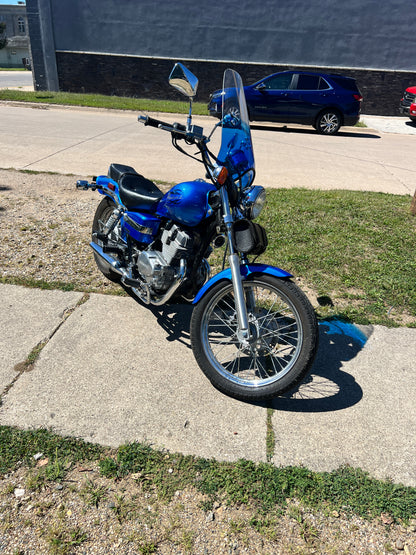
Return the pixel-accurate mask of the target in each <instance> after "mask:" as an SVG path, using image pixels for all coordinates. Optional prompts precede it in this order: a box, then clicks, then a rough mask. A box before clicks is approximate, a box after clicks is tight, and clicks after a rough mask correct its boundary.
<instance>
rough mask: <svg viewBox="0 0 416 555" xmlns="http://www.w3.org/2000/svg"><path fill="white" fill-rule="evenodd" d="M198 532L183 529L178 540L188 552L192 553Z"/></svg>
mask: <svg viewBox="0 0 416 555" xmlns="http://www.w3.org/2000/svg"><path fill="white" fill-rule="evenodd" d="M195 538H196V532H194V531H193V530H182V533H181V534H180V539H179V541H178V542H177V543H178V544H179V545H180V546H181V548H182V549H183V550H185V551H186V552H187V553H192V551H193V548H194V544H195Z"/></svg>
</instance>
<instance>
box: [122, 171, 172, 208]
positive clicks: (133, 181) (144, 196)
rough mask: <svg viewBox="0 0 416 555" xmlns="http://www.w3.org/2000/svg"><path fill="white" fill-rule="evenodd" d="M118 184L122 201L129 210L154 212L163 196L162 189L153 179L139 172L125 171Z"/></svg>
mask: <svg viewBox="0 0 416 555" xmlns="http://www.w3.org/2000/svg"><path fill="white" fill-rule="evenodd" d="M118 186H119V192H120V199H121V202H122V203H123V204H124V206H125V207H126V208H128V209H129V210H145V211H146V212H153V211H154V210H156V206H157V204H158V202H159V200H160V199H161V198H162V197H163V193H162V191H161V190H160V189H159V188H158V187H157V186H156V185H155V184H154V183H153V181H150V179H146V178H145V177H143V176H142V175H140V174H138V173H125V174H124V175H123V176H122V177H121V179H120V181H119V182H118Z"/></svg>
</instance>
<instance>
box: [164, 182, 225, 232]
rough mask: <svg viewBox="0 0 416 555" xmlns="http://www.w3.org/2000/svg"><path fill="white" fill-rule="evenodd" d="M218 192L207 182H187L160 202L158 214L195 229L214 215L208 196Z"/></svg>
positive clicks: (176, 186) (180, 184)
mask: <svg viewBox="0 0 416 555" xmlns="http://www.w3.org/2000/svg"><path fill="white" fill-rule="evenodd" d="M211 191H216V188H215V186H214V185H213V184H212V183H207V182H206V181H203V180H202V179H201V180H196V181H185V182H184V183H178V184H177V185H174V186H173V187H172V189H170V191H168V192H167V193H166V194H165V195H164V196H163V197H162V198H161V199H160V201H159V204H158V207H157V211H156V214H157V215H158V216H161V217H163V218H169V219H171V220H174V221H175V222H178V223H181V224H183V225H186V226H189V227H195V226H197V225H198V224H199V223H201V222H202V220H204V219H205V218H207V217H209V216H210V215H211V214H212V208H211V207H210V205H209V202H208V195H209V193H210V192H211Z"/></svg>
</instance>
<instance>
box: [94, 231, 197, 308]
mask: <svg viewBox="0 0 416 555" xmlns="http://www.w3.org/2000/svg"><path fill="white" fill-rule="evenodd" d="M90 247H91V248H92V250H93V251H94V252H95V253H96V254H97V255H98V256H99V257H100V258H102V259H103V260H104V262H106V263H107V264H108V265H109V266H110V268H111V269H112V270H113V271H115V272H117V274H119V275H120V276H121V278H122V282H123V281H124V280H125V282H126V283H125V285H128V286H129V287H132V288H133V289H135V288H136V289H137V288H138V287H141V288H143V287H145V288H146V289H147V295H146V297H144V296H143V293H141V294H139V291H138V292H137V294H138V296H139V298H141V299H142V300H143V302H144V303H145V304H153V305H155V306H161V305H162V304H165V303H166V302H167V301H168V300H169V299H170V298H171V297H172V296H173V294H174V293H175V292H176V291H177V290H178V289H179V287H180V286H181V285H182V283H183V282H184V280H185V277H186V269H187V266H186V262H185V260H184V259H181V262H180V268H179V273H178V275H177V276H176V279H175V281H174V283H173V284H172V285H171V286H170V288H169V289H168V290H167V291H166V293H165V294H164V295H162V296H160V297H154V298H152V297H151V296H150V291H149V286H148V284H147V283H146V281H144V280H139V279H135V278H132V277H131V275H130V273H129V272H128V270H127V269H126V268H124V267H123V266H122V265H121V263H120V261H119V260H116V259H115V258H113V257H112V256H110V255H108V254H107V253H105V252H104V251H103V249H102V247H100V245H98V244H97V243H94V241H91V243H90ZM135 282H136V283H137V286H135V285H134V283H135Z"/></svg>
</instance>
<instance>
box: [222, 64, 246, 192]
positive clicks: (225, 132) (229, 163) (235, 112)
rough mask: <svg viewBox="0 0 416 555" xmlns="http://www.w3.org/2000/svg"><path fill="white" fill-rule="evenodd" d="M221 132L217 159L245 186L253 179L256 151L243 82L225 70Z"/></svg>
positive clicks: (230, 71) (237, 76) (236, 74)
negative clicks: (254, 151)
mask: <svg viewBox="0 0 416 555" xmlns="http://www.w3.org/2000/svg"><path fill="white" fill-rule="evenodd" d="M221 127H222V135H221V147H220V151H219V153H218V162H219V163H220V164H221V165H223V166H226V167H227V168H228V171H229V172H230V175H231V176H232V178H233V179H234V180H237V179H239V180H240V184H241V186H242V187H247V186H249V185H251V183H252V181H253V178H254V154H253V145H252V141H251V133H250V123H249V119H248V111H247V104H246V98H245V95H244V87H243V82H242V80H241V77H240V75H239V74H238V73H237V72H236V71H234V70H232V69H226V70H225V72H224V81H223V88H222V120H221Z"/></svg>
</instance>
